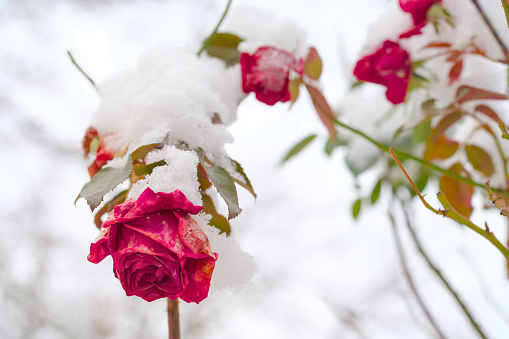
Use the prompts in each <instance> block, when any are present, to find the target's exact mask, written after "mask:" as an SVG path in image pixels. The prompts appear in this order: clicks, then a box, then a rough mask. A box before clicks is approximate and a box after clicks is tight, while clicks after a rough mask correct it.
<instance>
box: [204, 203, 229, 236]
mask: <svg viewBox="0 0 509 339" xmlns="http://www.w3.org/2000/svg"><path fill="white" fill-rule="evenodd" d="M201 197H202V201H203V211H204V212H205V213H207V214H210V216H211V217H212V218H211V219H210V222H209V223H210V225H212V226H214V227H215V228H217V229H218V230H219V231H220V232H221V233H226V235H230V232H231V227H230V223H229V222H228V219H226V218H225V217H224V216H222V215H221V214H219V213H218V212H217V210H216V207H215V206H214V202H213V201H212V198H211V197H210V196H209V195H208V194H205V193H203V194H202V195H201Z"/></svg>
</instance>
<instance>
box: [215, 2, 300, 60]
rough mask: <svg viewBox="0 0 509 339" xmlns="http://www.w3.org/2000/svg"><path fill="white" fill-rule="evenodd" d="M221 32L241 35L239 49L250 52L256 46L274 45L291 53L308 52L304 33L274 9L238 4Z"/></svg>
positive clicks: (295, 23)
mask: <svg viewBox="0 0 509 339" xmlns="http://www.w3.org/2000/svg"><path fill="white" fill-rule="evenodd" d="M223 27H224V28H223V31H224V32H228V33H232V34H235V35H237V36H239V37H240V38H242V39H243V40H244V41H242V42H241V43H240V44H239V50H240V51H241V52H247V53H253V52H255V51H256V50H257V49H258V48H259V47H262V46H273V47H276V48H279V49H284V50H286V51H288V52H291V53H292V54H294V55H295V56H296V57H297V58H303V57H305V56H306V55H307V45H306V32H305V31H304V30H303V29H302V28H301V27H300V26H299V24H298V23H297V22H296V21H295V20H292V19H290V18H279V17H277V16H276V15H275V14H274V13H273V12H267V11H265V10H262V9H260V8H258V7H254V6H250V5H247V4H241V5H239V6H236V7H234V8H233V10H232V13H231V15H230V16H229V17H228V18H227V20H225V23H224V26H223Z"/></svg>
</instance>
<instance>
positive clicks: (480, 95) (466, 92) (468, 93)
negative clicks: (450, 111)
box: [456, 86, 507, 105]
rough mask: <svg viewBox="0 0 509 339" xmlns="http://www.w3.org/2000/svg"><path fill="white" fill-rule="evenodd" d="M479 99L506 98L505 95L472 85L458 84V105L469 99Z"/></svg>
mask: <svg viewBox="0 0 509 339" xmlns="http://www.w3.org/2000/svg"><path fill="white" fill-rule="evenodd" d="M479 99H490V100H505V99H507V95H505V94H500V93H495V92H491V91H487V90H484V89H481V88H476V87H472V86H460V87H459V88H458V91H457V92H456V101H457V102H458V104H460V105H461V104H463V103H465V102H467V101H470V100H479Z"/></svg>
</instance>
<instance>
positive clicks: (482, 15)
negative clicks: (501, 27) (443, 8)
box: [471, 0, 509, 63]
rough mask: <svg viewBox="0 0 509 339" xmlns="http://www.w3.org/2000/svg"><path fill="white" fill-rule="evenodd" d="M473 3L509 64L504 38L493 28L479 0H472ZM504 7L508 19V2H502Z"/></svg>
mask: <svg viewBox="0 0 509 339" xmlns="http://www.w3.org/2000/svg"><path fill="white" fill-rule="evenodd" d="M471 1H472V3H473V4H474V6H475V8H476V9H477V11H478V12H479V14H480V15H481V17H482V19H483V20H484V23H485V24H486V26H488V29H489V30H490V32H491V34H492V35H493V37H494V38H495V40H497V43H498V45H499V46H500V48H501V49H502V52H503V53H504V57H505V62H506V63H509V49H508V48H507V46H506V45H505V43H504V41H503V40H502V38H501V37H500V35H498V33H497V31H496V30H495V27H493V25H492V23H491V21H490V19H489V18H488V16H487V15H486V13H485V12H484V11H483V9H482V8H481V5H479V1H478V0H471ZM504 2H505V3H506V4H505V6H504ZM502 6H504V12H505V13H506V17H507V15H508V13H507V10H506V9H507V6H508V4H507V0H502Z"/></svg>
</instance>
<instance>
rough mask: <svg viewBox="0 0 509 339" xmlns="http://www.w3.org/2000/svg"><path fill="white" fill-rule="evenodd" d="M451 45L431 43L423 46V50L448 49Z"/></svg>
mask: <svg viewBox="0 0 509 339" xmlns="http://www.w3.org/2000/svg"><path fill="white" fill-rule="evenodd" d="M448 47H451V44H450V43H448V42H432V43H429V44H427V45H426V46H424V48H448Z"/></svg>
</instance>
